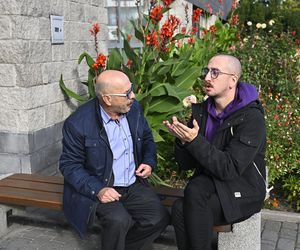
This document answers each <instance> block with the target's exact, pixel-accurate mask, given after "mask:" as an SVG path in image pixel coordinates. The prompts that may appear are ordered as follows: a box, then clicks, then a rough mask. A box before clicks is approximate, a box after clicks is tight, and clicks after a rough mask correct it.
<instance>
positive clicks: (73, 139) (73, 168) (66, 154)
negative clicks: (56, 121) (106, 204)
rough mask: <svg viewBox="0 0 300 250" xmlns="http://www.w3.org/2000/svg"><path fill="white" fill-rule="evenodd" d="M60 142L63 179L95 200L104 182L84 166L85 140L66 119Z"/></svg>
mask: <svg viewBox="0 0 300 250" xmlns="http://www.w3.org/2000/svg"><path fill="white" fill-rule="evenodd" d="M62 143H63V152H62V155H61V157H60V161H59V169H60V171H61V173H62V175H63V176H64V178H65V181H67V182H68V183H69V184H70V185H71V186H72V187H73V188H74V189H75V190H76V191H77V192H79V193H81V194H82V195H85V196H87V197H89V198H90V199H93V200H97V194H98V192H99V190H100V189H101V188H102V187H103V186H104V184H103V183H102V182H101V181H100V180H99V179H98V178H97V177H96V176H92V175H90V174H89V173H88V171H87V170H86V169H85V168H84V164H85V140H84V137H83V135H82V134H81V133H79V132H78V131H77V130H76V128H75V127H74V126H73V124H72V123H71V122H69V120H68V119H67V120H66V122H65V123H64V127H63V140H62Z"/></svg>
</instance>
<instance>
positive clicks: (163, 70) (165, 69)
mask: <svg viewBox="0 0 300 250" xmlns="http://www.w3.org/2000/svg"><path fill="white" fill-rule="evenodd" d="M171 67H172V66H171V65H166V66H162V67H161V68H160V69H159V70H158V71H157V74H158V75H165V74H167V73H168V72H170V69H171Z"/></svg>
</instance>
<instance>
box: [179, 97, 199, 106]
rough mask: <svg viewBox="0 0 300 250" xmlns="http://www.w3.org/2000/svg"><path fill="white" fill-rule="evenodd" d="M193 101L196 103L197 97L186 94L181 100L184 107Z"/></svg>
mask: <svg viewBox="0 0 300 250" xmlns="http://www.w3.org/2000/svg"><path fill="white" fill-rule="evenodd" d="M194 103H197V97H196V96H194V95H190V96H187V97H185V98H184V99H183V101H182V104H183V106H184V107H186V108H187V107H190V106H191V105H192V104H194Z"/></svg>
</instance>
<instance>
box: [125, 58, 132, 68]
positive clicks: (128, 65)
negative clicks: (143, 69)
mask: <svg viewBox="0 0 300 250" xmlns="http://www.w3.org/2000/svg"><path fill="white" fill-rule="evenodd" d="M132 65H133V61H132V60H131V59H128V61H127V64H126V66H127V67H128V68H131V67H132Z"/></svg>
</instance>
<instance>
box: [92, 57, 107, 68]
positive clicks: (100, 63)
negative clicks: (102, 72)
mask: <svg viewBox="0 0 300 250" xmlns="http://www.w3.org/2000/svg"><path fill="white" fill-rule="evenodd" d="M106 59H107V57H106V56H105V55H103V54H102V53H100V54H99V55H98V56H97V59H96V62H95V63H94V64H93V69H94V70H98V69H99V68H105V67H106Z"/></svg>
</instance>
